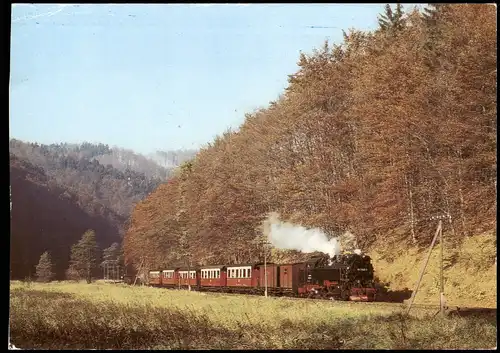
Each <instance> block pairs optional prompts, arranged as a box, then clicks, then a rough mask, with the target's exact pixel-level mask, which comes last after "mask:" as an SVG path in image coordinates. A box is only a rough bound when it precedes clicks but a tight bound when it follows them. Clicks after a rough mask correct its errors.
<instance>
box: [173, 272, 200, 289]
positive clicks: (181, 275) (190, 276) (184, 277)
mask: <svg viewBox="0 0 500 353" xmlns="http://www.w3.org/2000/svg"><path fill="white" fill-rule="evenodd" d="M177 275H178V279H177V285H179V286H181V287H187V286H188V285H191V287H194V286H197V285H198V282H197V276H196V270H191V269H190V270H189V271H188V270H187V269H179V271H177Z"/></svg>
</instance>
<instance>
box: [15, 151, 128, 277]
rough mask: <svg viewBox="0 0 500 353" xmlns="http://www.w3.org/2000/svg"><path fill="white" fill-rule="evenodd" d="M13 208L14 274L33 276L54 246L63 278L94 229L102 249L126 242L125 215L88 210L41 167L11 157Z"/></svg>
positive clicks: (57, 269) (100, 207) (58, 270)
mask: <svg viewBox="0 0 500 353" xmlns="http://www.w3.org/2000/svg"><path fill="white" fill-rule="evenodd" d="M10 182H11V188H12V211H11V226H10V264H11V266H10V269H11V272H10V273H11V278H14V279H15V278H24V277H26V276H30V275H34V268H35V265H36V264H37V263H38V260H39V258H40V255H41V254H42V253H43V252H44V251H46V250H49V251H50V252H51V254H52V258H53V259H54V263H55V273H56V278H58V279H62V278H64V277H63V276H64V271H65V270H66V268H67V267H68V260H69V254H70V248H71V245H73V244H74V243H75V242H76V241H77V240H78V239H79V238H80V237H81V235H82V234H83V232H85V231H86V230H87V229H89V228H92V229H95V231H96V234H97V237H98V242H99V244H100V246H101V247H102V248H104V247H106V246H109V244H111V243H112V242H114V241H118V242H121V235H120V228H121V227H122V226H123V222H124V221H125V219H124V218H122V217H120V216H118V215H116V214H114V213H113V211H112V210H110V209H107V208H106V207H105V206H103V205H102V204H95V205H94V207H95V208H99V209H100V212H98V213H88V212H85V211H84V209H83V208H82V207H81V206H80V205H79V201H78V197H77V196H76V195H74V194H72V193H71V192H69V191H68V190H67V189H64V188H62V187H60V186H57V184H56V183H54V181H53V180H51V179H50V177H48V176H47V175H46V173H45V172H44V170H43V169H42V168H40V167H36V166H34V165H32V164H31V163H29V162H27V161H23V160H20V159H19V158H17V157H16V156H14V155H13V154H11V155H10Z"/></svg>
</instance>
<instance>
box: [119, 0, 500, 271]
mask: <svg viewBox="0 0 500 353" xmlns="http://www.w3.org/2000/svg"><path fill="white" fill-rule="evenodd" d="M384 16H385V17H384ZM496 52H497V50H496V9H495V7H494V6H492V5H484V4H459V5H436V6H433V7H431V8H430V9H429V10H427V11H425V12H423V13H419V12H417V11H414V12H411V13H407V14H406V15H405V16H400V14H399V15H397V16H393V15H391V14H390V15H389V16H388V15H387V13H386V14H385V15H383V16H382V18H381V21H380V28H379V29H378V30H376V31H373V32H361V31H356V30H351V31H349V32H348V33H344V41H343V43H341V44H339V45H329V44H328V43H325V45H324V47H323V48H321V49H320V50H316V51H315V52H314V53H313V54H312V55H305V54H301V56H300V59H299V62H298V65H299V67H300V69H299V70H298V72H296V73H295V74H293V75H290V77H289V86H288V87H287V89H286V92H284V94H283V95H282V96H281V97H280V99H279V100H278V101H276V102H272V103H271V104H270V105H269V107H268V108H266V109H262V110H260V111H257V112H255V113H253V114H248V115H247V116H246V119H245V121H244V123H243V124H242V125H241V127H240V128H239V130H238V131H228V132H226V133H224V134H222V136H220V137H218V138H216V139H215V141H213V142H212V143H210V144H209V145H208V146H206V147H205V148H203V149H202V150H201V151H200V152H199V153H198V155H197V156H196V158H195V159H194V160H193V162H192V164H191V165H190V166H189V168H184V169H182V170H181V171H179V173H178V175H176V176H174V177H173V178H171V179H170V181H169V182H168V183H166V184H163V185H161V186H160V187H158V188H157V189H156V191H155V192H153V193H152V194H151V195H150V196H148V197H147V198H146V199H145V200H143V201H142V202H140V203H139V204H138V205H137V206H136V208H135V210H134V211H133V214H132V217H131V220H130V227H129V229H128V232H127V234H126V236H125V244H124V250H125V256H126V259H127V261H128V262H129V263H134V264H138V263H139V262H141V261H144V263H146V264H147V265H148V266H150V267H154V266H160V265H166V264H172V263H174V262H180V263H184V262H186V258H187V257H186V254H188V255H189V256H188V258H189V261H193V263H205V264H209V263H235V262H240V263H241V262H246V261H254V260H257V259H258V258H259V256H261V250H262V249H261V245H260V244H259V241H258V239H259V236H260V234H261V229H260V225H261V223H262V221H263V219H265V217H266V215H267V213H268V212H270V211H276V212H278V213H279V214H280V215H281V217H282V218H283V219H286V220H289V221H292V222H295V223H298V224H301V225H304V226H315V227H321V228H322V229H324V230H326V231H328V232H329V233H330V234H332V235H333V234H336V233H337V234H338V233H339V232H343V231H345V230H350V231H351V232H352V233H353V234H355V235H356V236H357V238H358V242H359V243H361V244H362V246H364V247H368V246H370V244H373V242H374V241H376V240H377V241H383V240H384V239H386V238H387V239H389V238H391V239H392V240H395V239H396V237H399V238H397V239H396V240H399V241H408V242H409V243H416V244H429V243H430V237H432V233H431V232H430V231H429V230H430V228H431V227H435V224H434V223H431V222H429V219H430V218H431V217H433V216H437V215H446V216H448V218H447V219H446V220H445V222H447V223H446V225H447V227H448V228H447V229H448V230H449V231H450V234H451V235H450V237H451V239H452V241H456V242H459V241H460V240H461V239H463V238H464V237H465V236H469V235H472V234H475V233H476V232H478V231H482V230H487V229H492V228H493V227H494V225H495V222H496V210H495V209H496V132H497V123H496V113H497V111H496V79H497V72H496ZM181 210H184V212H185V213H182V212H181V214H185V215H187V216H186V217H181V216H180V215H179V212H180V211H181ZM396 230H397V231H396ZM186 237H187V244H188V245H187V247H186V245H185V244H184V245H182V246H181V243H182V242H181V240H182V239H184V240H183V241H184V242H186V240H185V239H186ZM181 248H182V251H181ZM223 249H225V250H223ZM228 249H230V251H229V250H228Z"/></svg>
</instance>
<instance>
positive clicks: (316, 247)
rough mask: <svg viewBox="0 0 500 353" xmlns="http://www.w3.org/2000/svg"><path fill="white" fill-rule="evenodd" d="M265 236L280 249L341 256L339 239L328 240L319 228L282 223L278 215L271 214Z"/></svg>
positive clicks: (266, 222)
mask: <svg viewBox="0 0 500 353" xmlns="http://www.w3.org/2000/svg"><path fill="white" fill-rule="evenodd" d="M264 235H265V236H267V239H268V240H269V241H270V242H271V243H272V244H273V245H274V246H275V247H276V248H278V249H282V250H298V251H301V252H303V253H311V252H315V251H320V252H322V253H325V254H328V255H330V257H333V256H334V255H339V254H340V243H339V241H338V239H337V238H332V239H328V236H327V235H326V234H325V233H324V232H323V231H322V230H321V229H318V228H313V229H307V228H305V227H302V226H297V225H294V224H292V223H288V222H282V221H280V220H279V218H278V216H277V214H276V213H272V214H270V215H269V217H268V219H267V220H266V221H265V222H264Z"/></svg>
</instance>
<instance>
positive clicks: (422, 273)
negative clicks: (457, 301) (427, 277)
mask: <svg viewBox="0 0 500 353" xmlns="http://www.w3.org/2000/svg"><path fill="white" fill-rule="evenodd" d="M442 226H443V223H442V221H441V220H439V223H438V226H437V229H436V234H434V238H433V239H432V243H431V246H430V247H429V252H428V253H427V258H426V259H425V262H424V266H423V267H422V270H421V271H420V276H419V278H418V281H417V285H416V286H415V291H414V292H413V293H412V295H411V298H410V303H409V305H408V310H407V311H406V314H409V313H410V310H411V306H412V305H413V302H414V301H415V297H416V295H417V292H418V288H419V287H420V282H421V281H422V278H423V277H424V273H425V269H426V268H427V264H428V263H429V259H430V257H431V253H432V249H433V248H434V244H435V243H436V239H437V237H438V235H439V234H440V233H441V231H442ZM441 244H442V242H441ZM441 286H442V287H443V282H441ZM443 291H444V290H443Z"/></svg>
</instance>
